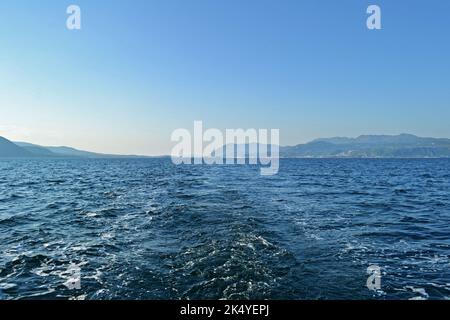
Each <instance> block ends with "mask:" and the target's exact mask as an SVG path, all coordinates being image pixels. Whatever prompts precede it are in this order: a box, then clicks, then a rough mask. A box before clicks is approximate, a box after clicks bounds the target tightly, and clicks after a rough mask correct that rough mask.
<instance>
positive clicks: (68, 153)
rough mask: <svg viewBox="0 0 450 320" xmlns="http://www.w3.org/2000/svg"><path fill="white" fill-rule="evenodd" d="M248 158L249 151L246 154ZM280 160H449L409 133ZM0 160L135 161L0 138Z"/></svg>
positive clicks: (440, 142)
mask: <svg viewBox="0 0 450 320" xmlns="http://www.w3.org/2000/svg"><path fill="white" fill-rule="evenodd" d="M246 154H247V155H248V152H246ZM280 156H281V157H283V158H450V139H444V138H421V137H417V136H415V135H412V134H400V135H393V136H389V135H363V136H359V137H357V138H346V137H335V138H326V139H317V140H314V141H311V142H309V143H306V144H299V145H296V146H287V147H280ZM0 157H3V158H4V157H16V158H17V157H20V158H23V157H26V158H36V157H40V158H58V157H59V158H61V157H65V158H136V157H141V156H135V155H112V154H102V153H95V152H88V151H82V150H77V149H74V148H70V147H44V146H39V145H35V144H31V143H26V142H11V141H9V140H7V139H5V138H3V137H0Z"/></svg>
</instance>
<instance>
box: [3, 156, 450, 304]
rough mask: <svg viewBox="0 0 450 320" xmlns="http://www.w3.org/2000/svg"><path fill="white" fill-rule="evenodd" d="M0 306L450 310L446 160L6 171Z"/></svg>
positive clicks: (139, 164)
mask: <svg viewBox="0 0 450 320" xmlns="http://www.w3.org/2000/svg"><path fill="white" fill-rule="evenodd" d="M0 299H86V300H110V299H114V300H116V299H117V300H125V299H132V300H138V299H208V300H209V299H243V300H246V299H276V300H278V299H288V300H311V299H312V300H316V299H320V300H331V299H332V300H335V299H338V300H348V299H350V300H354V299H358V300H359V299H364V300H365V299H369V300H370V299H382V300H397V299H402V300H408V299H450V159H281V161H280V169H279V173H278V174H277V175H274V176H261V175H260V167H259V166H257V165H215V166H214V165H213V166H210V165H178V166H176V165H174V164H173V163H172V162H171V160H170V159H169V158H149V159H28V160H26V159H10V160H0Z"/></svg>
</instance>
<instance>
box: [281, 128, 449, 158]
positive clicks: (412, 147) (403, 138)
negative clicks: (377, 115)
mask: <svg viewBox="0 0 450 320" xmlns="http://www.w3.org/2000/svg"><path fill="white" fill-rule="evenodd" d="M280 154H281V155H282V157H295V158H297V157H301V158H329V157H342V158H448V157H450V139H437V138H421V137H417V136H415V135H412V134H400V135H395V136H388V135H363V136H359V137H357V138H345V137H337V138H328V139H317V140H314V141H311V142H309V143H306V144H299V145H297V146H293V147H281V148H280Z"/></svg>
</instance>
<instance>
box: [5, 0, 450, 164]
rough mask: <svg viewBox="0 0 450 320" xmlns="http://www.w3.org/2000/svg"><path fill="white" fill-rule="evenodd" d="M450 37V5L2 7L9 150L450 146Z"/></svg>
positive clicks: (205, 0) (165, 0)
mask: <svg viewBox="0 0 450 320" xmlns="http://www.w3.org/2000/svg"><path fill="white" fill-rule="evenodd" d="M70 4H76V5H79V6H80V7H81V12H82V17H81V18H82V30H79V31H69V30H67V29H66V19H67V16H68V15H67V14H66V8H67V7H68V6H69V5H70ZM370 4H377V5H379V6H380V7H381V10H382V28H383V29H382V30H377V31H370V30H368V29H367V28H366V19H367V17H368V15H367V14H366V9H367V7H368V5H370ZM449 37H450V1H448V0H427V1H425V0H420V1H419V0H396V1H387V0H372V1H365V0H342V1H335V0H326V1H325V0H320V1H318V0H308V1H306V0H270V1H269V0H227V1H225V0H179V1H174V0H142V1H141V0H127V1H125V0H116V1H92V0H89V1H88V0H72V1H65V0H63V1H55V0H43V1H28V0H1V1H0V136H4V137H6V138H8V139H12V140H16V141H17V140H22V141H27V142H33V143H38V144H43V145H69V146H73V147H77V148H82V149H85V150H92V151H98V152H108V153H122V154H131V153H132V154H148V155H158V154H167V153H169V151H170V149H171V146H172V145H173V144H172V143H171V142H170V135H171V133H172V131H173V130H175V129H177V128H187V129H189V130H192V127H193V122H194V120H202V121H203V122H204V125H205V127H207V128H212V127H214V128H219V129H225V128H268V129H270V128H279V129H280V136H281V144H283V145H293V144H297V143H302V142H306V141H309V140H311V139H314V138H318V137H329V136H358V135H360V134H398V133H413V134H417V135H421V136H435V137H448V138H450V125H449V119H450V58H449V57H450V41H449Z"/></svg>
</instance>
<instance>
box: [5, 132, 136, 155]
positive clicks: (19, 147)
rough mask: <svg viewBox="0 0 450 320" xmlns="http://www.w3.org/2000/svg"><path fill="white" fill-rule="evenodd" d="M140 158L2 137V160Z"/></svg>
mask: <svg viewBox="0 0 450 320" xmlns="http://www.w3.org/2000/svg"><path fill="white" fill-rule="evenodd" d="M137 157H138V158H140V157H144V156H136V155H114V154H103V153H95V152H89V151H83V150H78V149H75V148H70V147H64V146H62V147H44V146H39V145H36V144H32V143H28V142H12V141H9V140H7V139H5V138H3V137H0V158H93V159H95V158H97V159H98V158H137Z"/></svg>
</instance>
